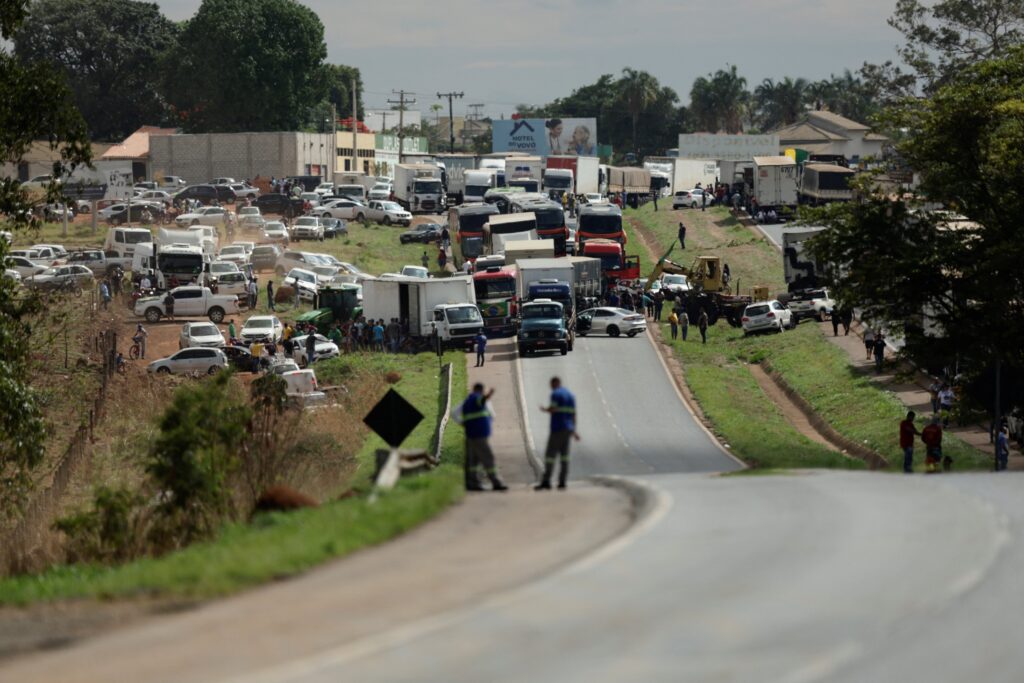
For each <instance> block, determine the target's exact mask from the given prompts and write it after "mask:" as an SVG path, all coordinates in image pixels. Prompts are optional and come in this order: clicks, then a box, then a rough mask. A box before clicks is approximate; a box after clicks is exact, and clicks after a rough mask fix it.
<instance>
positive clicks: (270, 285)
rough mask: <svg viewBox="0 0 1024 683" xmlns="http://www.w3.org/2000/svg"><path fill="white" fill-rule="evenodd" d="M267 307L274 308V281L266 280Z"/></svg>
mask: <svg viewBox="0 0 1024 683" xmlns="http://www.w3.org/2000/svg"><path fill="white" fill-rule="evenodd" d="M267 308H269V309H270V310H272V311H273V310H274V281H273V280H267Z"/></svg>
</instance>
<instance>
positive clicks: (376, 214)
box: [356, 201, 412, 227]
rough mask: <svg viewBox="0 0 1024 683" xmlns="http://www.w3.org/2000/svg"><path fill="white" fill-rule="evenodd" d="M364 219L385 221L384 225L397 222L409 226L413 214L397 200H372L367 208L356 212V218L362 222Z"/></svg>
mask: <svg viewBox="0 0 1024 683" xmlns="http://www.w3.org/2000/svg"><path fill="white" fill-rule="evenodd" d="M363 219H366V220H368V221H370V222H371V223H383V224H384V225H391V224H392V223H397V224H399V225H404V226H405V227H409V226H410V225H412V214H411V213H409V212H408V211H406V210H405V209H403V208H402V207H401V206H400V205H399V204H398V203H397V202H379V201H372V202H370V203H369V204H368V205H367V206H366V208H365V209H359V210H357V212H356V220H357V221H360V222H362V220H363Z"/></svg>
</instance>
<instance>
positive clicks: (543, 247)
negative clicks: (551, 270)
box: [505, 239, 555, 266]
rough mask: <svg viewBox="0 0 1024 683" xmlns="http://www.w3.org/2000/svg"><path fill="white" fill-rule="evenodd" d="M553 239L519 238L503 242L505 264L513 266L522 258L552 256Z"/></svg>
mask: <svg viewBox="0 0 1024 683" xmlns="http://www.w3.org/2000/svg"><path fill="white" fill-rule="evenodd" d="M554 257H555V241H554V240H538V239H533V240H520V241H516V242H506V243H505V265H507V266H514V265H516V264H517V263H519V261H522V260H523V259H537V258H554Z"/></svg>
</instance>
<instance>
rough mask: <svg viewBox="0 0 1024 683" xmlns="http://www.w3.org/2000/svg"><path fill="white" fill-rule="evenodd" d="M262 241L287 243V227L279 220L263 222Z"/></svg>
mask: <svg viewBox="0 0 1024 683" xmlns="http://www.w3.org/2000/svg"><path fill="white" fill-rule="evenodd" d="M263 241H264V242H279V243H282V244H288V228H286V227H285V225H284V223H282V222H281V221H267V222H266V223H264V224H263Z"/></svg>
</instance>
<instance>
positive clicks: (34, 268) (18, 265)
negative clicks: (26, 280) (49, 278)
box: [4, 256, 46, 280]
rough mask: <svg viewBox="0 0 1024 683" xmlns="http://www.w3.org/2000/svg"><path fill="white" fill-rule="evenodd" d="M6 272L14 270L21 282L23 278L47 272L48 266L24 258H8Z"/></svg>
mask: <svg viewBox="0 0 1024 683" xmlns="http://www.w3.org/2000/svg"><path fill="white" fill-rule="evenodd" d="M4 265H5V266H6V268H5V270H13V271H14V272H16V273H17V274H18V279H19V280H21V278H23V277H32V276H33V275H38V274H39V273H41V272H43V271H44V270H46V266H43V265H40V264H38V263H35V262H34V261H30V260H29V259H27V258H25V257H24V256H8V257H7V260H6V262H5V263H4Z"/></svg>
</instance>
